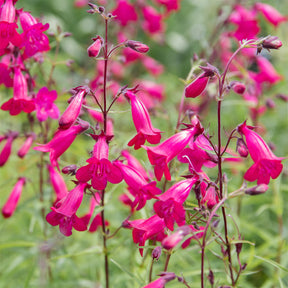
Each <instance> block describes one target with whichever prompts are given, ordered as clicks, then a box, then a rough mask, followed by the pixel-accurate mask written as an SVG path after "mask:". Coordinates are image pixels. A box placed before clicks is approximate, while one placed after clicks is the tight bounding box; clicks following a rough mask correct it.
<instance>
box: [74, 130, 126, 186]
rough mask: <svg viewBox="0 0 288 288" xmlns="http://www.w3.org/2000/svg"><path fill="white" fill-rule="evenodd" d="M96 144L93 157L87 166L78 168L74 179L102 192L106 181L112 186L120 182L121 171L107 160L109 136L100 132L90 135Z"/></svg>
mask: <svg viewBox="0 0 288 288" xmlns="http://www.w3.org/2000/svg"><path fill="white" fill-rule="evenodd" d="M91 136H92V137H93V139H94V140H96V141H97V142H96V144H95V145H94V149H93V156H92V157H91V158H90V159H88V160H87V161H86V162H88V163H89V164H88V165H86V166H83V167H81V168H79V169H78V170H77V172H76V178H77V180H78V181H80V182H88V181H90V180H91V185H92V187H93V188H94V189H96V190H104V189H105V188H106V186H107V181H108V182H110V183H113V184H116V183H119V182H121V181H122V179H123V177H122V173H121V170H120V169H119V168H118V167H117V166H116V165H115V164H114V163H111V162H110V161H109V160H108V156H109V146H108V143H107V142H108V141H109V140H110V139H111V136H105V135H104V133H103V132H102V133H101V134H100V135H91Z"/></svg>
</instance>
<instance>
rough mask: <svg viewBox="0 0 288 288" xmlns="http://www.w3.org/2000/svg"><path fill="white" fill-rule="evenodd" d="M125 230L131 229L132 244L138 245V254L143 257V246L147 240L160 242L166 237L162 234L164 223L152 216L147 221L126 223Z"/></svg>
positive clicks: (156, 216) (157, 217)
mask: <svg viewBox="0 0 288 288" xmlns="http://www.w3.org/2000/svg"><path fill="white" fill-rule="evenodd" d="M125 227H126V228H130V229H133V230H132V236H133V242H134V243H135V244H137V243H138V244H139V247H140V248H139V252H140V254H141V256H142V257H143V248H142V247H143V246H145V242H146V240H148V239H155V240H156V241H162V240H163V239H164V238H165V237H166V235H165V234H164V229H165V223H164V220H163V219H161V218H160V217H159V216H158V215H154V216H152V217H150V218H148V219H146V220H145V219H138V220H133V221H127V223H126V225H125Z"/></svg>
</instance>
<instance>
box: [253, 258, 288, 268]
mask: <svg viewBox="0 0 288 288" xmlns="http://www.w3.org/2000/svg"><path fill="white" fill-rule="evenodd" d="M254 257H255V258H258V259H260V260H262V261H264V262H266V263H268V264H270V265H272V266H274V267H276V268H278V269H281V270H283V271H285V272H288V269H287V268H285V267H284V266H282V265H281V264H279V263H277V262H275V261H273V260H270V259H265V258H263V257H260V256H256V255H254Z"/></svg>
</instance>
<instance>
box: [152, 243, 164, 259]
mask: <svg viewBox="0 0 288 288" xmlns="http://www.w3.org/2000/svg"><path fill="white" fill-rule="evenodd" d="M161 253H162V248H161V246H157V247H155V248H154V249H153V251H152V258H153V260H159V258H160V256H161Z"/></svg>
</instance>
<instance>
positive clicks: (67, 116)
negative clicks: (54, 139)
mask: <svg viewBox="0 0 288 288" xmlns="http://www.w3.org/2000/svg"><path fill="white" fill-rule="evenodd" d="M73 91H74V92H75V94H74V95H73V96H72V100H71V99H70V103H69V106H68V107H67V108H66V110H65V111H64V113H63V114H62V116H61V117H60V119H59V128H60V129H63V130H65V129H68V128H69V127H71V126H72V125H73V124H74V122H75V121H76V119H77V117H78V116H79V114H80V111H81V107H82V104H83V101H84V98H85V97H86V95H87V94H88V93H89V91H90V88H89V87H86V86H79V87H76V88H74V89H73Z"/></svg>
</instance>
